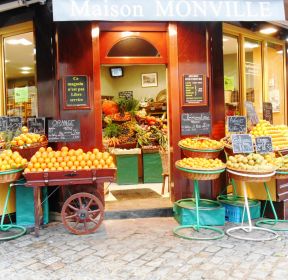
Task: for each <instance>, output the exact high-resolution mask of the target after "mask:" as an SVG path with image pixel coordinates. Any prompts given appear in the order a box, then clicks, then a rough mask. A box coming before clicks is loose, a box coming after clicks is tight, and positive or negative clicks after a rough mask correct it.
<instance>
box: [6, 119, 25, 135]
mask: <svg viewBox="0 0 288 280" xmlns="http://www.w3.org/2000/svg"><path fill="white" fill-rule="evenodd" d="M21 127H22V118H21V117H9V118H8V126H7V130H9V131H13V132H15V131H16V130H17V129H21Z"/></svg>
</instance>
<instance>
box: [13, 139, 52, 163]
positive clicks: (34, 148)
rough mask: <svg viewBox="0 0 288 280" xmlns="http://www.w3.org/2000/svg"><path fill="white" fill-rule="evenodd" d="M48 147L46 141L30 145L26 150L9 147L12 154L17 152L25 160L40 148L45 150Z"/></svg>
mask: <svg viewBox="0 0 288 280" xmlns="http://www.w3.org/2000/svg"><path fill="white" fill-rule="evenodd" d="M47 146H48V141H44V142H41V143H35V144H31V146H29V147H27V148H20V147H18V146H11V150H12V151H13V152H18V153H19V154H20V155H21V157H23V158H26V159H27V160H30V159H31V157H32V156H33V155H34V154H35V153H36V152H37V151H38V150H39V149H40V148H41V147H44V148H46V147H47Z"/></svg>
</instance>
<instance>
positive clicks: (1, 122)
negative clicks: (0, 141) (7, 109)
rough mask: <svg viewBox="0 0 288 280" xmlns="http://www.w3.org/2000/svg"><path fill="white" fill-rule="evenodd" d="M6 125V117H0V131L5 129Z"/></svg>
mask: <svg viewBox="0 0 288 280" xmlns="http://www.w3.org/2000/svg"><path fill="white" fill-rule="evenodd" d="M7 126H8V118H7V117H0V132H3V131H6V130H7Z"/></svg>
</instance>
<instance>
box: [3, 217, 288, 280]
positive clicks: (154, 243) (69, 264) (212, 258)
mask: <svg viewBox="0 0 288 280" xmlns="http://www.w3.org/2000/svg"><path fill="white" fill-rule="evenodd" d="M176 225H177V224H176V222H175V221H174V219H173V218H146V219H135V220H132V219H130V220H107V221H104V222H103V224H102V225H101V227H100V229H98V231H97V232H96V233H95V234H92V235H87V236H75V235H72V234H69V233H67V232H66V230H65V229H64V228H63V225H62V224H60V223H56V224H51V225H49V227H48V228H46V229H43V230H42V231H41V236H40V237H39V238H38V239H37V238H35V237H34V236H33V235H32V234H27V235H25V236H23V237H20V238H18V239H16V240H12V241H6V242H2V243H0V279H5V280H9V279H13V280H17V279H21V280H26V279H27V280H28V279H29V280H33V279H41V280H46V279H47V280H48V279H49V280H51V279H52V280H54V279H66V280H68V279H71V280H72V279H73V280H74V279H77V280H78V279H79V280H80V279H81V280H88V279H93V280H94V279H107V280H114V279H117V280H121V279H129V280H134V279H135V280H141V279H149V280H150V279H151V280H158V279H159V280H160V279H165V280H169V279H173V280H177V279H181V280H183V279H225V280H227V279H228V280H229V279H231V280H232V279H245V280H246V279H288V234H287V233H280V237H279V238H278V239H276V240H274V241H266V242H252V241H240V240H236V239H233V238H230V237H229V238H228V237H227V236H224V238H222V239H219V240H214V241H191V240H185V239H180V238H177V237H175V236H173V233H172V229H173V228H174V227H175V226H176ZM230 226H231V225H230Z"/></svg>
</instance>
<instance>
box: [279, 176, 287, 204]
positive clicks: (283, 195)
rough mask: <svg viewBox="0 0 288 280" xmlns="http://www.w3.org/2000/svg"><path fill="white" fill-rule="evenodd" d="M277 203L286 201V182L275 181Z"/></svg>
mask: <svg viewBox="0 0 288 280" xmlns="http://www.w3.org/2000/svg"><path fill="white" fill-rule="evenodd" d="M276 195H277V201H283V200H287V199H288V182H287V180H276Z"/></svg>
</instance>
